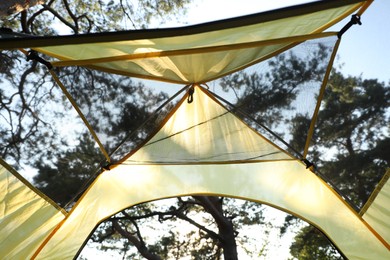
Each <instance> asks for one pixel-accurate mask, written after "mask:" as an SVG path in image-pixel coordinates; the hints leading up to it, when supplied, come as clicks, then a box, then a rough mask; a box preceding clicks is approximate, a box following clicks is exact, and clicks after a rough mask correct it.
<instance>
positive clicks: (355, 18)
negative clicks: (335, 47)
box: [337, 14, 362, 39]
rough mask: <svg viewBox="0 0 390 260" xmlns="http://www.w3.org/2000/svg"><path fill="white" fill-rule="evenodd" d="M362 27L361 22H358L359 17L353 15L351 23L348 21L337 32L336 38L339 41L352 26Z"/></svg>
mask: <svg viewBox="0 0 390 260" xmlns="http://www.w3.org/2000/svg"><path fill="white" fill-rule="evenodd" d="M355 24H358V25H362V22H361V21H360V16H359V15H357V14H353V15H352V17H351V21H349V22H348V23H347V24H346V25H345V26H344V27H343V28H341V30H340V31H339V32H338V34H337V37H338V38H339V39H340V38H341V36H342V35H343V34H344V33H345V32H346V31H347V30H348V29H349V28H351V27H352V25H355Z"/></svg>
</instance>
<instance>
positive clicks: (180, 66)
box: [35, 1, 364, 84]
mask: <svg viewBox="0 0 390 260" xmlns="http://www.w3.org/2000/svg"><path fill="white" fill-rule="evenodd" d="M363 4H364V2H359V1H350V4H347V3H345V5H344V6H338V7H337V8H335V7H334V6H333V8H332V6H331V5H329V6H324V9H323V10H316V11H314V12H308V11H312V10H311V9H310V8H308V7H307V8H302V9H300V10H299V11H297V10H293V11H286V12H285V13H283V12H281V15H280V16H276V17H274V18H275V19H273V20H268V19H270V18H268V19H263V20H262V18H261V16H259V17H260V18H259V19H256V18H253V17H252V16H249V17H247V18H246V19H243V18H242V20H241V22H240V23H234V24H233V26H232V28H226V27H222V29H221V26H219V27H220V28H218V26H215V28H218V29H217V30H216V29H214V27H212V26H210V25H208V24H205V25H203V27H204V28H205V29H203V30H202V28H203V27H202V26H196V27H189V28H181V29H180V30H169V29H161V30H154V31H150V32H148V31H145V32H144V34H142V33H138V32H137V33H136V34H132V32H128V33H127V35H126V33H122V35H121V37H122V38H124V39H126V40H107V41H104V42H99V39H98V38H97V39H96V40H95V41H94V40H91V39H93V37H92V36H93V35H91V37H89V39H87V41H89V42H90V43H82V44H70V43H69V44H66V45H61V44H58V46H50V43H49V45H48V46H46V47H39V48H35V50H37V51H39V52H41V53H45V54H47V55H49V56H52V57H55V58H57V59H59V60H61V61H63V62H57V63H56V62H54V63H53V65H54V66H69V65H79V66H80V65H82V66H89V67H91V68H93V69H98V70H103V71H107V72H110V73H117V74H122V75H128V76H133V77H139V78H149V79H156V80H161V81H169V82H175V83H182V84H188V83H204V82H207V81H210V80H212V79H216V78H219V77H221V76H223V75H226V74H229V73H232V72H234V71H237V70H239V69H242V68H244V67H246V66H249V65H251V64H253V63H255V62H259V61H261V60H264V59H266V58H269V57H271V56H273V55H275V54H276V53H279V52H281V51H282V50H285V49H288V48H290V47H292V46H294V45H295V44H297V43H299V42H302V41H304V40H307V39H310V38H315V37H322V36H321V35H314V36H313V34H316V33H320V32H323V31H324V30H325V29H327V28H329V27H330V26H332V25H333V24H335V23H336V22H338V21H339V20H340V19H342V18H344V17H346V16H348V15H349V14H351V13H353V12H354V11H356V10H357V9H359V8H360V7H361V6H362V5H363ZM254 17H255V16H254ZM263 17H266V18H267V16H266V15H264V16H263ZM308 21H310V22H308ZM225 23H226V24H227V25H229V24H231V23H232V22H229V21H228V22H225ZM220 24H223V22H220ZM210 27H211V28H212V29H209V28H210ZM143 35H147V38H144V37H143ZM154 35H156V36H158V37H156V36H154ZM165 35H168V36H169V37H168V36H165ZM311 35H312V36H311ZM107 38H108V39H109V38H110V35H107ZM111 38H115V35H112V37H111ZM56 45H57V44H56ZM43 46H45V45H43Z"/></svg>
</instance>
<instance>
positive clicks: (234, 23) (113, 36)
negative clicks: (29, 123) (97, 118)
mask: <svg viewBox="0 0 390 260" xmlns="http://www.w3.org/2000/svg"><path fill="white" fill-rule="evenodd" d="M365 1H366V0H342V1H340V0H326V1H319V2H311V3H306V4H300V5H295V6H289V7H285V8H280V9H274V10H270V11H266V12H260V13H255V14H250V15H246V16H239V17H234V18H229V19H224V20H218V21H212V22H207V23H202V24H196V25H190V26H183V27H176V28H161V29H143V30H127V31H118V32H103V33H88V34H77V35H64V36H31V35H27V34H26V35H23V34H20V33H11V32H8V31H7V30H3V33H4V32H5V33H4V35H8V36H9V37H6V38H0V49H16V48H32V47H44V46H57V45H69V44H84V43H98V42H107V41H122V40H137V39H144V38H163V37H173V36H183V35H190V34H197V33H204V32H210V31H215V30H223V29H228V28H235V27H241V26H246V25H251V24H255V23H263V22H268V21H272V20H278V19H283V18H288V17H293V16H297V15H305V14H308V13H313V12H317V11H322V10H327V9H332V8H337V7H341V6H345V5H350V4H357V3H363V2H365ZM0 34H1V32H0ZM22 35H23V36H22ZM96 36H99V37H96Z"/></svg>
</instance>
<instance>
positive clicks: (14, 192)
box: [0, 159, 65, 259]
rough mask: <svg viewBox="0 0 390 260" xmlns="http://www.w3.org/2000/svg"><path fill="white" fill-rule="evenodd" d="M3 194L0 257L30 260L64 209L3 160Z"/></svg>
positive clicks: (0, 178) (0, 171) (0, 188)
mask: <svg viewBox="0 0 390 260" xmlns="http://www.w3.org/2000/svg"><path fill="white" fill-rule="evenodd" d="M0 193H1V195H0V241H1V243H0V252H1V253H0V255H1V259H29V258H30V257H32V255H33V253H34V252H35V251H36V250H37V249H38V247H39V246H40V245H41V243H42V242H43V241H44V239H45V238H46V236H47V235H48V234H49V233H50V232H51V231H52V230H53V229H54V228H55V226H56V225H57V224H58V223H59V222H60V221H61V220H63V219H64V217H65V216H64V211H62V210H61V209H60V208H59V207H58V206H56V204H55V203H54V202H52V201H51V200H50V199H49V198H47V197H46V196H44V195H43V194H41V193H40V192H39V191H38V190H36V189H34V188H33V187H32V186H31V185H30V184H29V183H28V182H27V181H26V180H24V179H23V178H22V177H21V176H20V175H19V174H18V173H16V172H15V171H14V170H13V169H12V168H11V167H10V166H8V165H7V164H6V163H5V162H4V161H3V160H1V159H0Z"/></svg>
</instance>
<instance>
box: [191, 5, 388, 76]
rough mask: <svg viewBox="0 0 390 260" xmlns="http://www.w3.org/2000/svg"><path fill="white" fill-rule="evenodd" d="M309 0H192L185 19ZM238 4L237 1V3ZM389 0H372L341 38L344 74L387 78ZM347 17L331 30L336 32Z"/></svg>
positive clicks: (227, 15)
mask: <svg viewBox="0 0 390 260" xmlns="http://www.w3.org/2000/svg"><path fill="white" fill-rule="evenodd" d="M307 2H312V1H307V0H306V1H304V0H272V1H270V0H239V1H238V0H195V1H194V3H193V4H192V5H191V7H190V8H189V10H188V13H187V15H186V17H185V18H183V20H184V21H188V23H189V24H197V23H203V22H208V21H215V20H220V19H225V18H231V17H236V16H241V15H246V14H251V13H257V12H263V11H267V10H272V9H276V8H281V7H285V6H291V5H296V4H301V3H307ZM237 3H239V4H237ZM389 12H390V1H389V0H375V1H374V2H373V3H372V4H371V6H370V7H369V8H368V9H367V11H366V12H365V13H364V14H363V15H362V17H361V21H362V25H361V26H359V25H355V26H353V27H352V28H350V29H349V30H348V31H347V32H346V33H345V34H344V35H343V39H342V41H341V44H340V47H339V50H338V57H339V59H338V60H337V63H336V64H337V65H338V64H341V63H343V64H344V65H343V72H344V73H345V74H347V75H353V76H358V75H360V74H362V75H363V77H364V78H378V79H379V80H380V81H385V82H389V80H390V65H389V62H390V61H389V60H390V18H389V16H388V14H389ZM348 21H349V17H348V18H347V19H345V20H344V21H342V22H340V24H339V25H337V26H335V27H334V28H332V29H331V30H333V31H338V30H339V29H340V28H342V26H344V25H345V24H346V23H347V22H348Z"/></svg>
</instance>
